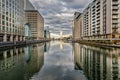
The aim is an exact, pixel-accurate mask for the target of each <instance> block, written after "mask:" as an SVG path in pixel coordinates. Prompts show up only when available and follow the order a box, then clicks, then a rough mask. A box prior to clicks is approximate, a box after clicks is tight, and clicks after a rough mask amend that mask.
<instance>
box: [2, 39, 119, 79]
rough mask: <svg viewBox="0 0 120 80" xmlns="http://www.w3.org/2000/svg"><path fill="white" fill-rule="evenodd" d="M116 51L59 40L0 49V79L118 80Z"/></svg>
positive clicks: (117, 50) (114, 49)
mask: <svg viewBox="0 0 120 80" xmlns="http://www.w3.org/2000/svg"><path fill="white" fill-rule="evenodd" d="M119 53H120V49H117V48H109V49H105V48H98V47H92V46H86V45H81V44H77V43H75V44H72V43H64V42H62V41H51V42H48V43H40V44H34V45H29V46H23V47H14V48H11V49H0V80H120V57H119V56H120V55H119Z"/></svg>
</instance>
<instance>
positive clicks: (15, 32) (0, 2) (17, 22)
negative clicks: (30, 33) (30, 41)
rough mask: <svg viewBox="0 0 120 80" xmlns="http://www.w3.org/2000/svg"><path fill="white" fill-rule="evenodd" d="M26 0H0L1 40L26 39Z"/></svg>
mask: <svg viewBox="0 0 120 80" xmlns="http://www.w3.org/2000/svg"><path fill="white" fill-rule="evenodd" d="M23 3H24V0H0V42H7V41H11V42H12V41H22V40H24V20H25V19H24V18H25V15H24V4H23Z"/></svg>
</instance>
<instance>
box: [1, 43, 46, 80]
mask: <svg viewBox="0 0 120 80" xmlns="http://www.w3.org/2000/svg"><path fill="white" fill-rule="evenodd" d="M43 62H44V45H43V44H37V45H31V46H29V47H24V48H23V47H22V48H14V49H8V50H5V51H1V52H0V80H29V78H30V77H31V76H32V75H33V74H34V73H36V72H38V71H39V70H40V68H41V67H42V65H43Z"/></svg>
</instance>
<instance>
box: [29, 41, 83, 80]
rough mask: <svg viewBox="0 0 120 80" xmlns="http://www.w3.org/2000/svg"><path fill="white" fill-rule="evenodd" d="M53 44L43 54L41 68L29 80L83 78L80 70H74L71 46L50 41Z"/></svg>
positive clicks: (70, 79)
mask: <svg viewBox="0 0 120 80" xmlns="http://www.w3.org/2000/svg"><path fill="white" fill-rule="evenodd" d="M52 43H54V45H52V46H51V47H50V50H49V51H48V52H47V54H45V56H44V65H43V67H42V69H41V70H40V71H39V72H38V73H37V74H36V75H34V76H33V77H32V78H31V80H85V77H84V76H83V73H82V71H79V70H74V60H73V56H72V46H69V45H67V44H65V43H63V48H62V49H60V44H58V43H59V42H57V44H55V43H56V42H52Z"/></svg>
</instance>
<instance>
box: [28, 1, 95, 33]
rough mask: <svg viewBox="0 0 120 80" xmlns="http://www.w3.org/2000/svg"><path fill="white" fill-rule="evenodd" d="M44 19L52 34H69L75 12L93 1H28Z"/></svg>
mask: <svg viewBox="0 0 120 80" xmlns="http://www.w3.org/2000/svg"><path fill="white" fill-rule="evenodd" d="M30 1H31V2H32V3H33V4H34V6H35V7H36V8H37V9H38V10H39V11H40V13H41V14H42V16H43V17H44V19H45V27H47V26H49V28H50V30H51V32H52V33H55V34H59V33H56V31H58V32H60V31H61V30H63V31H64V33H63V34H71V32H72V30H71V29H72V25H73V23H72V20H73V15H74V12H75V11H80V12H81V11H82V10H83V9H84V8H85V7H86V5H88V4H89V3H90V2H91V1H93V0H30Z"/></svg>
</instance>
